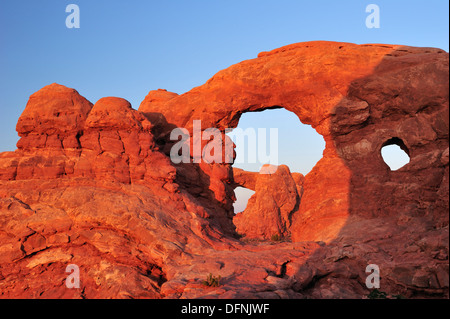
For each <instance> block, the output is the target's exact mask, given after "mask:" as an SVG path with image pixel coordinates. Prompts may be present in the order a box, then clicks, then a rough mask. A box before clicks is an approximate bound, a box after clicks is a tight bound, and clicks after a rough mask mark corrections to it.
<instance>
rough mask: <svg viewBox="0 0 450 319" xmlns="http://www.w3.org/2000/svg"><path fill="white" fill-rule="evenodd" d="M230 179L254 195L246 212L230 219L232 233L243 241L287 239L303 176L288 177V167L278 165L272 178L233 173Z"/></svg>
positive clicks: (298, 174)
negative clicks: (234, 230)
mask: <svg viewBox="0 0 450 319" xmlns="http://www.w3.org/2000/svg"><path fill="white" fill-rule="evenodd" d="M264 168H265V167H264V166H263V167H262V169H261V170H264ZM233 177H234V182H235V183H236V184H237V185H238V186H242V187H246V188H248V189H251V190H253V191H255V192H256V193H255V194H254V195H253V196H252V197H251V198H250V199H249V201H248V204H247V207H246V209H245V210H244V211H243V212H242V213H240V214H237V215H236V216H235V217H234V218H233V222H234V224H235V225H236V231H237V232H238V233H239V234H242V235H245V237H247V238H259V239H271V238H280V239H281V238H285V237H289V236H290V234H289V229H290V226H291V219H292V213H294V212H296V211H298V207H299V205H300V201H301V196H302V195H303V186H302V184H303V180H304V176H303V175H302V174H300V173H293V174H291V172H290V170H289V167H287V166H286V165H281V166H279V167H277V169H276V171H275V172H274V173H273V174H263V173H261V172H260V173H251V172H245V171H242V170H239V169H234V176H233Z"/></svg>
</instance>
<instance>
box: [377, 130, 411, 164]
mask: <svg viewBox="0 0 450 319" xmlns="http://www.w3.org/2000/svg"><path fill="white" fill-rule="evenodd" d="M381 156H382V157H383V160H384V162H385V163H386V164H387V165H388V166H389V168H390V170H391V171H397V170H399V169H400V168H402V167H403V166H405V165H406V164H408V163H409V162H410V157H409V150H408V147H406V145H405V143H404V142H403V141H402V139H400V138H398V137H393V138H391V139H389V140H388V141H386V142H385V143H384V144H383V147H382V148H381Z"/></svg>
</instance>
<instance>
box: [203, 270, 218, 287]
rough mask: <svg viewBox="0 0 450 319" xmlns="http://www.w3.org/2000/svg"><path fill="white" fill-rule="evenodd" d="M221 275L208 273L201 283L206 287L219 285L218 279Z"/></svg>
mask: <svg viewBox="0 0 450 319" xmlns="http://www.w3.org/2000/svg"><path fill="white" fill-rule="evenodd" d="M221 279H222V277H220V276H217V277H216V276H213V274H211V273H210V274H209V275H208V277H206V280H205V281H203V284H204V285H205V286H208V287H219V286H220V280H221Z"/></svg>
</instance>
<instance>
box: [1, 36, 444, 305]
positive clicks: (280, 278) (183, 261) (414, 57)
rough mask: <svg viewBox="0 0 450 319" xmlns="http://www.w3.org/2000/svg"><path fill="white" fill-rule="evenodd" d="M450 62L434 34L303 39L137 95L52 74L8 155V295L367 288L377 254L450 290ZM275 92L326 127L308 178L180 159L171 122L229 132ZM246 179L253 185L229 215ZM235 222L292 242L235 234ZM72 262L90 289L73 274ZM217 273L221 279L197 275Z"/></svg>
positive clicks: (391, 277)
mask: <svg viewBox="0 0 450 319" xmlns="http://www.w3.org/2000/svg"><path fill="white" fill-rule="evenodd" d="M448 60H449V56H448V53H446V52H444V51H442V50H439V49H434V48H415V47H404V46H396V45H355V44H350V43H336V42H307V43H298V44H293V45H289V46H286V47H283V48H279V49H276V50H273V51H271V52H265V53H261V54H260V55H259V56H258V58H256V59H252V60H248V61H244V62H241V63H239V64H236V65H233V66H231V67H230V68H228V69H226V70H223V71H220V72H219V73H217V74H216V75H215V76H214V77H213V78H212V79H210V80H209V81H208V82H207V83H205V84H204V85H202V86H200V87H197V88H194V89H193V90H191V91H190V92H187V93H185V94H182V95H177V94H174V93H170V92H167V91H164V90H158V91H151V92H150V93H149V94H148V96H147V97H146V98H145V100H144V101H143V102H142V104H141V106H140V107H139V111H137V110H134V109H133V108H132V107H131V105H130V104H129V103H128V102H127V101H125V100H123V99H120V98H113V97H109V98H103V99H101V100H99V101H98V102H97V103H96V104H95V105H92V103H90V102H89V101H87V100H86V99H85V98H83V97H82V96H80V94H78V92H76V91H75V90H73V89H69V88H66V87H64V86H61V85H57V84H52V85H49V86H47V87H45V88H43V89H41V90H40V91H38V92H36V93H35V94H33V95H32V96H31V97H30V100H29V102H28V104H27V106H26V108H25V110H24V112H23V114H22V115H21V117H20V118H19V121H18V124H17V131H18V133H19V136H20V137H21V139H20V141H19V142H18V144H17V148H18V149H17V150H16V151H14V152H6V153H2V154H0V296H1V297H2V298H72V297H78V298H128V297H134V298H194V297H211V298H250V297H253V298H255V297H256V298H363V297H364V296H367V295H368V293H369V292H370V290H369V289H367V288H366V287H365V285H364V282H365V278H366V276H367V274H366V273H365V269H366V266H367V265H368V264H377V265H378V266H379V267H380V270H381V272H382V280H381V285H382V287H381V290H383V291H386V292H388V293H390V294H402V295H404V296H406V297H435V298H439V297H440V298H442V297H448V287H449V286H448V285H449V284H448V278H449V263H448V224H449V223H448V222H449V218H448V217H449V215H448V208H449V198H448V192H449V186H448V185H449V161H448V158H449V156H448V152H449V151H448V148H449V145H448V135H449V120H448V118H449V113H448V112H449V104H448V101H449V91H448V66H449V64H448ZM276 107H278V108H286V109H288V110H290V111H292V112H294V113H295V114H297V115H298V117H299V118H300V120H301V121H302V122H303V123H306V124H309V125H312V126H313V127H314V128H315V129H316V131H317V132H318V133H319V134H321V135H322V136H323V137H324V139H325V141H326V148H325V151H324V154H323V158H322V159H321V160H320V161H319V162H318V163H317V165H316V166H315V167H314V169H313V170H312V171H311V172H310V173H309V174H307V175H306V176H304V179H303V178H302V177H301V176H297V175H295V174H290V173H289V172H288V170H287V168H281V170H280V171H279V172H278V170H277V173H275V174H273V176H255V175H252V174H248V172H247V173H246V172H239V171H234V172H233V168H232V166H231V165H229V164H220V163H209V164H208V163H203V162H202V163H199V164H194V163H191V164H190V163H184V164H173V163H172V162H171V161H170V158H169V157H168V154H169V152H170V148H171V145H173V143H174V142H173V141H170V139H169V137H168V136H169V135H168V134H169V133H170V131H171V129H172V128H173V127H177V126H178V127H185V128H187V129H188V130H189V131H191V132H192V124H193V120H197V119H201V120H202V127H203V128H208V127H215V128H219V129H221V130H224V129H225V128H228V127H236V125H237V123H238V121H239V118H240V116H241V115H242V114H243V113H245V112H251V111H262V110H264V109H268V108H276ZM393 140H394V141H401V142H402V145H403V146H404V147H405V148H406V149H407V151H408V153H409V155H410V158H411V161H410V163H409V164H407V165H406V166H404V167H403V168H401V169H400V170H398V171H395V172H392V171H390V169H389V168H388V166H387V165H386V164H385V163H384V162H383V160H382V157H381V154H380V149H381V147H382V146H384V145H385V144H386V142H388V141H393ZM271 183H277V184H280V183H281V184H282V185H284V186H283V187H280V189H273V188H272V189H271V188H270V187H268V185H270V184H271ZM237 185H242V186H245V187H248V188H252V187H254V189H255V190H256V193H255V197H254V200H253V201H252V202H251V203H250V205H249V207H248V211H246V212H244V214H242V215H241V216H239V217H235V218H234V219H235V221H236V225H234V224H233V217H234V214H233V212H232V203H233V200H234V194H233V189H234V188H235V187H236V186H237ZM301 193H302V194H301ZM289 194H291V195H292V196H289ZM300 197H301V198H300ZM267 198H270V199H271V202H270V209H271V210H270V212H271V213H270V214H269V215H268V216H269V218H268V219H267V220H268V221H270V223H268V225H262V223H261V220H260V218H261V217H262V216H264V213H265V212H269V210H268V208H267V207H264V206H263V205H261V203H263V202H264V201H265V199H267ZM274 212H277V214H274ZM246 216H247V217H248V218H247V217H246ZM266 226H267V227H266ZM236 227H237V229H238V231H239V230H242V232H243V233H247V234H248V235H249V237H258V238H267V237H268V236H269V235H271V233H272V232H274V230H277V231H278V232H279V234H280V235H284V236H286V237H288V238H289V236H290V239H291V241H283V242H277V243H274V242H270V241H264V240H263V241H259V242H258V241H252V242H246V241H240V240H239V238H238V236H237V233H236ZM68 264H76V265H78V266H79V268H80V276H81V287H80V288H79V289H68V288H67V287H66V286H65V279H66V277H67V275H68V274H67V273H66V272H65V269H66V266H67V265H68ZM209 273H213V274H214V275H220V276H221V277H222V278H223V280H222V282H221V286H219V287H205V286H204V285H202V281H203V280H204V279H205V278H206V276H207V275H208V274H209Z"/></svg>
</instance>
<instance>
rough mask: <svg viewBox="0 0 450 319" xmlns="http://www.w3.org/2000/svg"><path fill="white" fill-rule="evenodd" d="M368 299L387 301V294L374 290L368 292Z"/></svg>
mask: <svg viewBox="0 0 450 319" xmlns="http://www.w3.org/2000/svg"><path fill="white" fill-rule="evenodd" d="M368 298H369V299H387V293H385V292H384V291H379V290H378V289H374V290H372V291H371V292H370V294H369V296H368Z"/></svg>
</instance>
